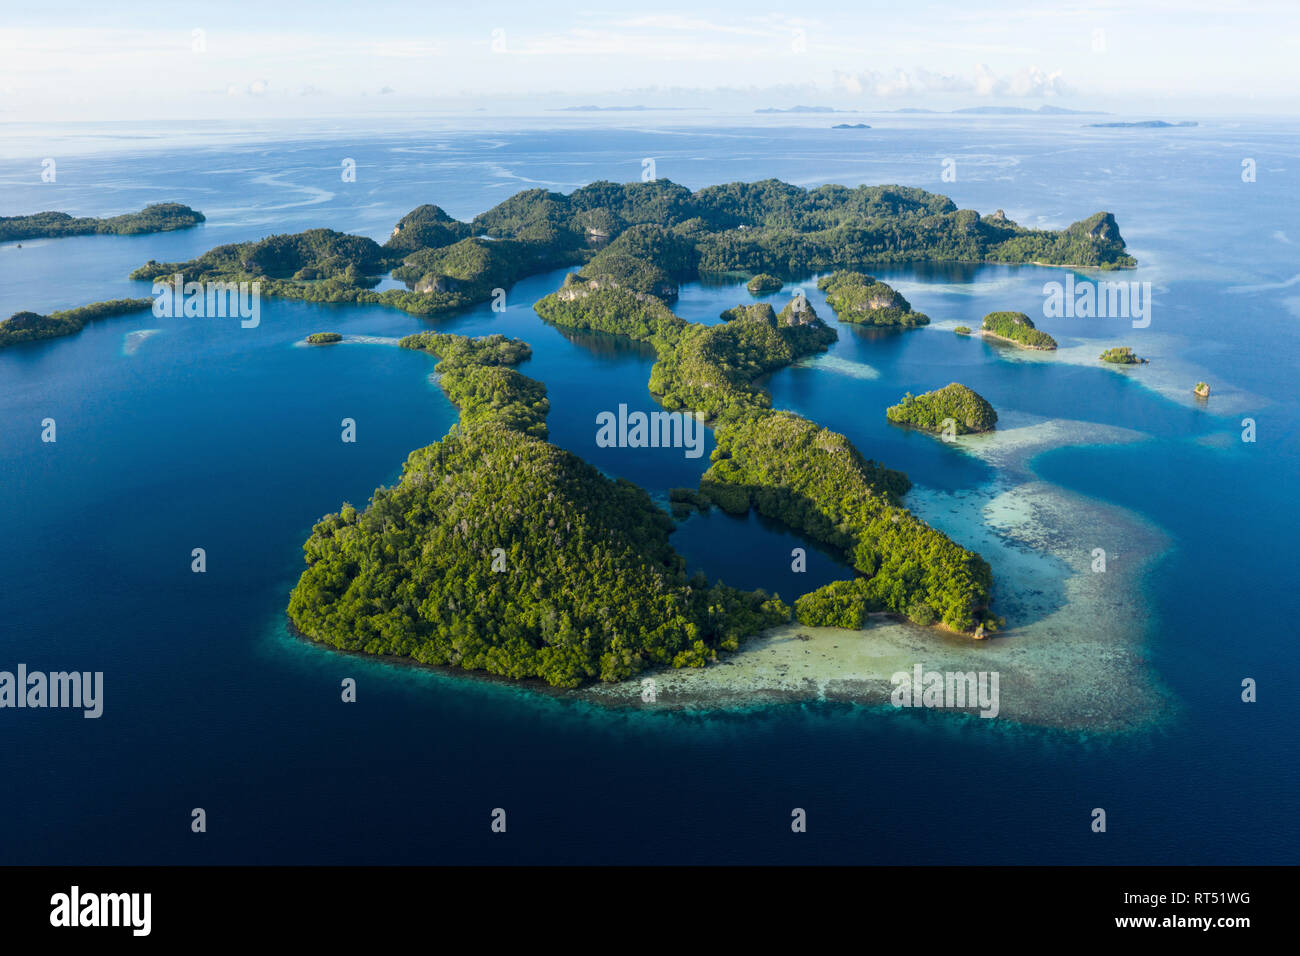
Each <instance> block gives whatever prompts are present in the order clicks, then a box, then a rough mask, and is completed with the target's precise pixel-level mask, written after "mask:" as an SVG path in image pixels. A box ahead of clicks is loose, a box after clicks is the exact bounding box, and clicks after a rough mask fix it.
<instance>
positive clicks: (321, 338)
mask: <svg viewBox="0 0 1300 956" xmlns="http://www.w3.org/2000/svg"><path fill="white" fill-rule="evenodd" d="M342 341H343V336H342V335H340V334H339V333H338V332H313V333H312V334H311V335H309V336H307V344H308V345H333V344H334V343H335V342H342Z"/></svg>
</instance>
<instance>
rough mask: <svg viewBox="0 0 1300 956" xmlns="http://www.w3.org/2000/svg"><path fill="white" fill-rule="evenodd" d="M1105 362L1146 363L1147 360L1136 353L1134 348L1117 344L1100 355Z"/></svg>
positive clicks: (1120, 363)
mask: <svg viewBox="0 0 1300 956" xmlns="http://www.w3.org/2000/svg"><path fill="white" fill-rule="evenodd" d="M1098 358H1100V359H1101V360H1102V361H1103V362H1110V363H1111V364H1112V365H1146V364H1147V360H1146V359H1144V358H1141V357H1140V356H1138V355H1135V354H1134V352H1133V350H1132V349H1131V348H1129V347H1128V346H1127V345H1120V346H1116V347H1115V348H1111V349H1107V350H1106V351H1104V352H1102V353H1101V355H1099V356H1098Z"/></svg>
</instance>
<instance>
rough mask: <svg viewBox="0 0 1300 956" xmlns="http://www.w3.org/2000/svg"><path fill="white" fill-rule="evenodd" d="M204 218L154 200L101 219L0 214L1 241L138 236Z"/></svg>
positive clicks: (184, 226)
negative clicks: (65, 237)
mask: <svg viewBox="0 0 1300 956" xmlns="http://www.w3.org/2000/svg"><path fill="white" fill-rule="evenodd" d="M203 221H204V217H203V213H201V212H198V211H196V210H194V209H191V208H190V207H189V206H182V205H181V204H180V203H174V202H163V203H154V204H153V205H149V206H145V207H144V208H143V209H141V210H140V211H139V212H129V213H125V214H124V215H121V216H110V217H108V218H104V219H98V218H95V217H93V216H83V217H76V216H70V215H68V214H67V213H66V212H38V213H34V214H33V215H30V216H0V242H10V241H13V240H22V239H57V238H60V237H62V236H89V235H113V236H138V235H143V234H144V233H151V232H170V231H171V230H173V229H187V228H189V227H190V226H196V225H198V224H199V223H201V222H203Z"/></svg>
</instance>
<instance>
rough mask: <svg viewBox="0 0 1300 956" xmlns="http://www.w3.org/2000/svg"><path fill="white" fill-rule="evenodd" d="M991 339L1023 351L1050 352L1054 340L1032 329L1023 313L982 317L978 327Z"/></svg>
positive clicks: (994, 314) (999, 313) (1000, 313)
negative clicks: (1001, 341) (1003, 341)
mask: <svg viewBox="0 0 1300 956" xmlns="http://www.w3.org/2000/svg"><path fill="white" fill-rule="evenodd" d="M980 328H981V329H982V331H983V333H984V334H985V335H987V336H989V337H991V338H995V339H1003V340H1005V341H1007V342H1012V343H1014V344H1015V345H1018V346H1020V347H1021V348H1024V349H1038V350H1042V351H1051V350H1052V349H1055V348H1056V339H1054V338H1052V337H1051V336H1050V335H1048V334H1047V333H1046V332H1044V331H1042V330H1041V329H1037V328H1035V327H1034V323H1033V320H1032V319H1030V318H1029V316H1027V315H1025V313H1023V312H990V313H989V314H988V315H986V316H984V324H983V325H982V326H981V327H980Z"/></svg>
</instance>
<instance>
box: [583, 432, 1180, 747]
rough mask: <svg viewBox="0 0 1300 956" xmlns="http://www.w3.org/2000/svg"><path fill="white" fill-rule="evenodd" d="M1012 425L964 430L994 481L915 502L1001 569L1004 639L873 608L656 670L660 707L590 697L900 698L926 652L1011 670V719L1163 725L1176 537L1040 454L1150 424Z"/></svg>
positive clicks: (612, 689) (961, 663)
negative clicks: (1050, 475) (857, 619)
mask: <svg viewBox="0 0 1300 956" xmlns="http://www.w3.org/2000/svg"><path fill="white" fill-rule="evenodd" d="M1008 424H1009V425H1011V426H1012V427H1009V428H1007V429H1005V430H1001V431H999V432H997V433H993V434H989V435H978V436H966V437H964V438H961V439H959V442H961V444H962V445H963V446H964V447H965V448H966V449H967V450H968V451H969V452H970V453H971V454H974V455H977V456H978V457H980V458H983V459H984V460H986V461H988V462H989V463H990V464H992V465H994V466H995V467H996V468H997V469H998V475H997V477H996V478H995V479H994V480H993V481H992V482H990V483H989V484H988V485H986V486H984V487H981V488H979V489H976V490H971V491H965V492H959V493H957V494H950V493H947V492H938V491H933V490H930V489H925V488H916V489H914V490H913V491H912V492H911V493H910V494H909V495H908V499H907V503H908V505H909V506H910V507H911V508H912V509H913V510H914V511H915V512H916V513H917V514H918V515H919V516H921V517H922V518H923V519H924V520H926V521H927V522H929V523H930V524H931V525H933V526H934V527H936V528H938V529H940V530H942V531H944V532H945V533H946V534H948V535H950V536H951V537H953V538H954V539H955V540H957V541H960V542H961V543H962V544H963V545H965V546H966V547H970V548H974V549H975V550H977V551H979V552H980V553H981V554H982V555H984V557H985V558H986V559H987V560H988V561H989V563H990V564H991V565H992V567H993V573H994V580H995V581H996V582H997V584H996V589H995V604H994V607H995V609H996V610H997V612H998V613H999V614H1002V615H1004V616H1005V617H1006V619H1007V626H1006V627H1005V628H1004V629H1003V630H1001V631H999V632H998V633H997V634H996V635H995V636H993V637H992V638H991V639H988V640H982V641H976V640H972V639H971V638H970V637H968V636H964V635H958V634H952V633H949V632H945V631H943V630H940V629H937V628H926V627H917V626H916V625H913V624H910V623H908V622H905V621H899V620H897V619H894V618H892V617H889V616H887V615H873V616H872V618H871V620H870V622H869V623H868V625H867V626H866V627H865V628H863V629H862V630H857V631H850V630H841V629H836V628H808V627H802V626H800V625H798V624H790V625H784V626H781V627H777V628H773V629H771V630H769V631H766V632H764V633H763V634H761V635H758V636H756V637H754V638H751V639H750V640H748V641H746V642H745V643H744V644H743V645H742V646H741V649H740V650H739V651H738V652H736V653H734V654H729V655H726V656H725V658H724V659H723V660H722V661H721V662H720V663H719V664H716V665H713V666H711V667H707V668H700V669H686V670H678V671H669V672H658V673H654V674H651V675H648V676H651V677H653V679H654V680H655V682H656V687H655V690H656V701H655V702H654V703H653V704H647V703H642V702H641V690H642V685H641V680H640V679H638V680H636V681H627V682H624V683H619V684H612V685H603V686H596V687H590V688H586V689H584V690H582V691H579V692H577V693H578V694H579V695H580V696H583V697H586V698H588V699H590V700H592V701H594V702H600V703H605V704H612V705H616V706H617V705H625V706H639V707H654V708H668V709H672V708H677V709H687V710H692V711H708V710H728V709H745V708H752V707H755V706H762V705H764V704H767V703H784V702H789V701H796V700H825V701H846V702H853V703H858V704H863V705H885V706H888V705H889V703H890V693H891V691H892V689H893V684H892V683H891V682H890V676H891V675H892V674H894V673H896V672H899V671H908V672H910V671H911V670H912V668H913V666H914V665H916V664H921V665H922V666H923V668H924V669H925V670H927V671H941V672H942V671H961V672H965V671H976V672H979V671H996V672H997V673H998V674H999V681H1000V691H999V696H1000V701H999V707H1000V710H999V714H998V718H997V719H1001V720H1003V721H1009V722H1012V723H1016V724H1022V725H1032V726H1039V727H1050V728H1057V729H1061V730H1069V731H1080V732H1104V733H1116V732H1124V731H1133V730H1142V729H1149V728H1153V727H1155V726H1156V725H1158V724H1159V723H1160V722H1161V721H1162V720H1164V719H1167V718H1168V717H1170V716H1172V714H1173V713H1174V708H1175V706H1176V705H1175V702H1174V701H1173V700H1172V698H1171V697H1170V696H1169V694H1168V692H1167V691H1166V690H1165V689H1164V688H1163V687H1162V686H1161V685H1160V683H1159V681H1158V679H1157V677H1156V675H1155V673H1154V672H1153V670H1152V669H1151V667H1150V666H1149V664H1148V662H1147V660H1146V657H1145V654H1144V644H1145V640H1146V633H1145V625H1144V622H1145V621H1148V620H1150V616H1149V613H1148V609H1147V606H1146V597H1145V594H1144V590H1143V587H1142V582H1143V579H1144V576H1145V575H1146V574H1147V573H1148V572H1149V571H1150V569H1151V568H1152V566H1153V564H1154V563H1155V562H1156V561H1157V560H1158V559H1159V557H1160V555H1162V554H1163V553H1164V552H1165V551H1166V550H1167V549H1168V547H1169V544H1170V542H1169V539H1168V537H1167V536H1166V535H1165V534H1164V533H1163V532H1162V531H1161V530H1160V529H1158V528H1156V527H1154V526H1153V525H1151V524H1150V523H1148V522H1146V521H1144V520H1142V519H1141V518H1139V517H1138V516H1137V515H1135V514H1133V513H1132V512H1129V511H1126V510H1125V509H1122V508H1117V507H1115V506H1112V505H1109V504H1104V503H1102V502H1098V501H1094V500H1092V499H1089V498H1086V497H1083V496H1081V495H1077V494H1074V493H1072V492H1069V491H1066V490H1065V489H1063V488H1059V487H1057V486H1055V485H1051V484H1048V483H1046V482H1043V481H1041V480H1039V479H1037V478H1036V477H1035V476H1034V475H1033V473H1032V472H1031V471H1030V470H1029V468H1028V464H1027V463H1028V461H1029V459H1030V458H1032V457H1033V456H1034V455H1036V454H1038V453H1040V452H1042V451H1046V450H1048V449H1050V448H1056V447H1061V446H1064V445H1072V444H1095V443H1108V444H1109V443H1121V442H1131V441H1140V440H1142V439H1143V436H1142V435H1140V434H1138V433H1136V432H1131V431H1127V430H1124V429H1118V428H1106V427H1101V426H1097V425H1095V424H1092V423H1085V422H1068V421H1051V422H1038V423H1033V424H1020V425H1018V426H1017V425H1015V424H1014V423H1012V422H1008ZM1094 548H1103V549H1105V551H1106V554H1107V565H1106V570H1105V572H1102V573H1098V572H1095V571H1093V570H1092V566H1093V562H1094V556H1093V549H1094ZM644 676H646V675H643V677H644ZM971 712H972V713H973V712H974V711H973V709H972V710H971Z"/></svg>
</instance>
